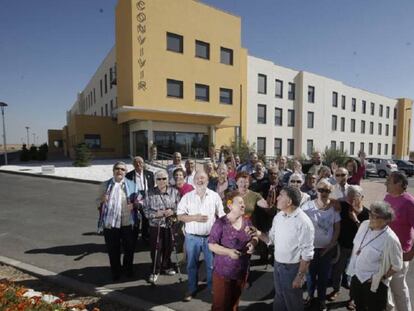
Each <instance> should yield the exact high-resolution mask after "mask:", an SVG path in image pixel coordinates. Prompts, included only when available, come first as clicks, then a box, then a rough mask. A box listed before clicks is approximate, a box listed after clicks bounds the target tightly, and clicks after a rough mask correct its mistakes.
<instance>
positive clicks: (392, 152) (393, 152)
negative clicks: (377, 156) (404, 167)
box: [391, 144, 395, 155]
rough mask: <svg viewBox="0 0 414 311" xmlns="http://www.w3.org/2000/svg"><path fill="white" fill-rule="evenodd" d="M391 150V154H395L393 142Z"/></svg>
mask: <svg viewBox="0 0 414 311" xmlns="http://www.w3.org/2000/svg"><path fill="white" fill-rule="evenodd" d="M391 148H392V150H391V155H394V154H395V144H392V147H391Z"/></svg>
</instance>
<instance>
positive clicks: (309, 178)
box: [300, 173, 318, 200]
mask: <svg viewBox="0 0 414 311" xmlns="http://www.w3.org/2000/svg"><path fill="white" fill-rule="evenodd" d="M317 179H318V177H317V176H316V175H315V174H313V173H307V174H306V177H305V183H304V184H303V185H302V187H300V191H302V192H305V193H307V194H309V196H310V198H311V200H315V199H316V198H317V196H318V191H316V180H317Z"/></svg>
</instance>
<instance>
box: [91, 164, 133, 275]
mask: <svg viewBox="0 0 414 311" xmlns="http://www.w3.org/2000/svg"><path fill="white" fill-rule="evenodd" d="M126 169H127V167H126V164H125V163H124V162H116V163H115V164H114V166H113V177H112V178H111V179H109V180H108V181H106V182H104V183H103V184H102V186H103V187H102V188H103V189H102V191H101V197H100V208H101V215H100V221H99V222H100V227H101V228H103V234H104V237H105V244H106V248H107V251H108V255H109V263H110V265H111V272H112V278H113V280H114V281H116V280H118V279H119V278H120V276H121V245H122V249H123V251H124V258H123V265H122V266H123V269H124V271H125V273H126V274H127V276H133V274H134V271H133V262H134V249H135V241H136V239H137V236H138V227H137V225H138V215H139V214H138V213H137V209H136V208H134V205H133V203H134V201H135V198H136V193H135V183H134V182H133V181H130V180H128V179H126V178H125V173H126Z"/></svg>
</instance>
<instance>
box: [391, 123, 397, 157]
mask: <svg viewBox="0 0 414 311" xmlns="http://www.w3.org/2000/svg"><path fill="white" fill-rule="evenodd" d="M392 136H394V137H395V136H397V127H396V126H395V125H394V126H393V127H392ZM393 154H394V153H393Z"/></svg>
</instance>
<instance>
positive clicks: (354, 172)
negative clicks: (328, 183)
mask: <svg viewBox="0 0 414 311" xmlns="http://www.w3.org/2000/svg"><path fill="white" fill-rule="evenodd" d="M345 168H346V169H347V170H348V180H347V183H348V184H350V185H359V184H360V183H361V179H362V178H363V177H364V175H365V156H361V163H360V164H358V163H357V161H356V160H355V159H352V158H351V159H348V160H347V161H346V162H345Z"/></svg>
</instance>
